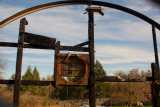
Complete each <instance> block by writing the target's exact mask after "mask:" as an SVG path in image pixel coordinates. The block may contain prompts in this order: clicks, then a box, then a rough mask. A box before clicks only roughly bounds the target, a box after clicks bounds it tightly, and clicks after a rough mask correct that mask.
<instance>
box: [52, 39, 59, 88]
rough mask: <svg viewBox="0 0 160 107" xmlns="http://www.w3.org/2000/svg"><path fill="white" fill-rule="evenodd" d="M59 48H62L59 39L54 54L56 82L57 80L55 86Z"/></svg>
mask: <svg viewBox="0 0 160 107" xmlns="http://www.w3.org/2000/svg"><path fill="white" fill-rule="evenodd" d="M59 50H60V41H57V43H56V45H55V56H54V77H53V79H54V82H55V85H54V86H55V87H57V75H56V74H57V60H58V59H57V58H58V54H59Z"/></svg>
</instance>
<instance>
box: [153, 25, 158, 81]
mask: <svg viewBox="0 0 160 107" xmlns="http://www.w3.org/2000/svg"><path fill="white" fill-rule="evenodd" d="M152 35H153V46H154V54H155V62H156V64H157V68H158V71H157V72H158V73H157V75H158V78H159V80H160V71H159V59H158V49H157V39H156V31H155V27H154V26H152Z"/></svg>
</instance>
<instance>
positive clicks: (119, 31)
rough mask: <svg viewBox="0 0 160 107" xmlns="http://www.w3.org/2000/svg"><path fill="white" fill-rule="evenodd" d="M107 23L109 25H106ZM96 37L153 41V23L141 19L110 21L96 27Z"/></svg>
mask: <svg viewBox="0 0 160 107" xmlns="http://www.w3.org/2000/svg"><path fill="white" fill-rule="evenodd" d="M106 24H107V26H106ZM95 29H96V32H95V38H96V39H103V40H104V39H106V40H120V41H121V40H124V41H127V40H130V41H143V42H144V41H145V42H148V41H151V40H152V30H151V25H149V24H147V23H145V22H143V21H141V22H136V21H131V20H125V21H123V20H122V21H119V22H117V21H116V22H110V23H106V22H104V24H102V25H99V26H98V27H95Z"/></svg>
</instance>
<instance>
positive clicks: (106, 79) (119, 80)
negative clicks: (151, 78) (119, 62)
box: [95, 76, 147, 82]
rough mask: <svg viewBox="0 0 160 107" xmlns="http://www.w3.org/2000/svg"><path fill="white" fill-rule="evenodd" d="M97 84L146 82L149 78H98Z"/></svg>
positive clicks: (96, 78) (96, 79)
mask: <svg viewBox="0 0 160 107" xmlns="http://www.w3.org/2000/svg"><path fill="white" fill-rule="evenodd" d="M95 81H96V82H145V81H147V78H133V79H130V78H121V77H119V76H97V77H95Z"/></svg>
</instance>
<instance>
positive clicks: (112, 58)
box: [96, 45, 154, 64]
mask: <svg viewBox="0 0 160 107" xmlns="http://www.w3.org/2000/svg"><path fill="white" fill-rule="evenodd" d="M96 57H97V58H98V59H99V60H100V61H101V63H102V64H118V63H133V62H152V61H153V60H154V53H152V52H148V51H145V50H141V49H136V48H132V47H129V46H113V45H99V46H97V47H96Z"/></svg>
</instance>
